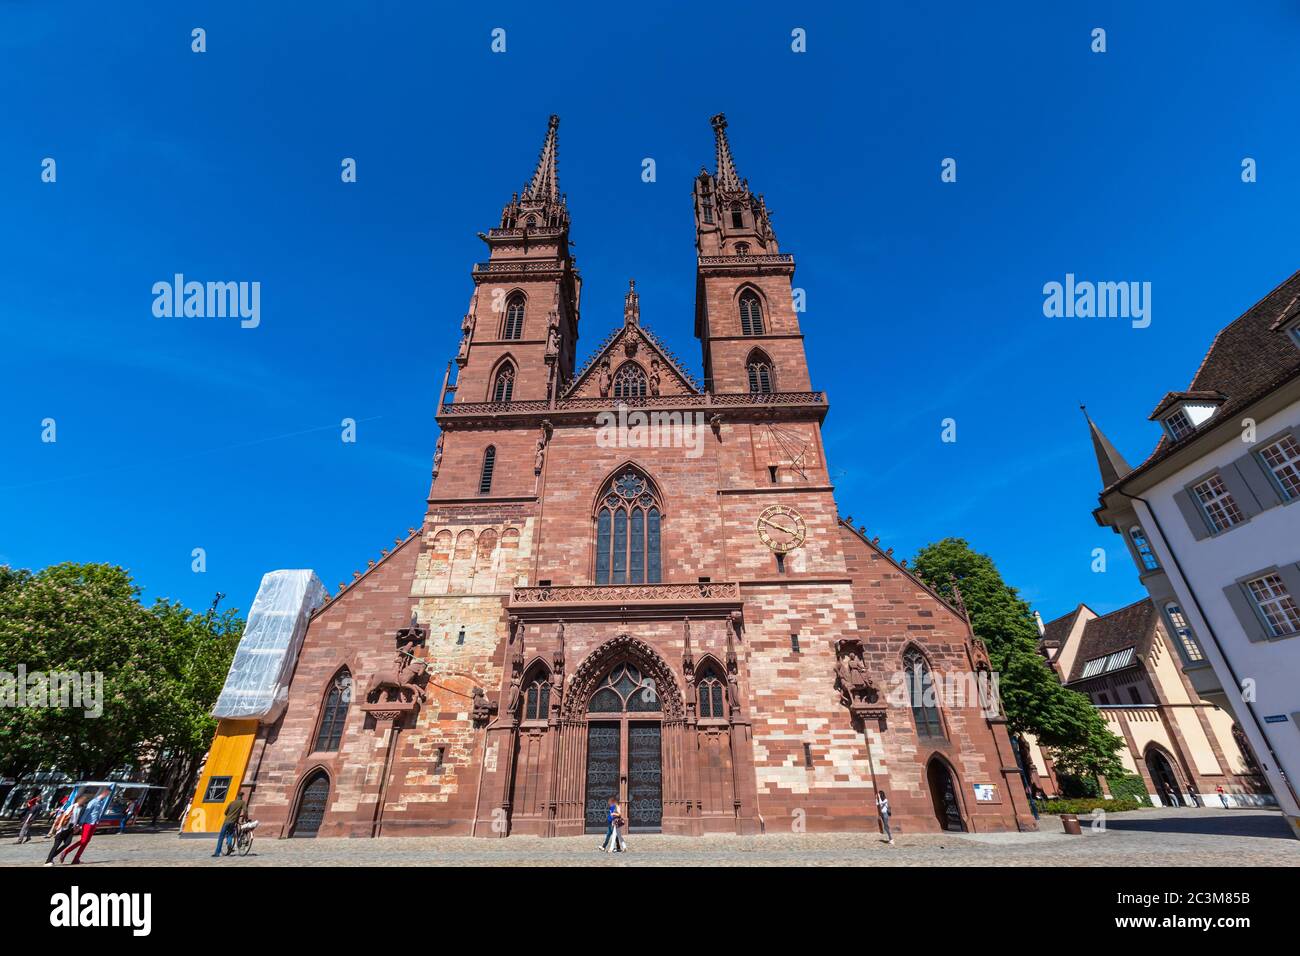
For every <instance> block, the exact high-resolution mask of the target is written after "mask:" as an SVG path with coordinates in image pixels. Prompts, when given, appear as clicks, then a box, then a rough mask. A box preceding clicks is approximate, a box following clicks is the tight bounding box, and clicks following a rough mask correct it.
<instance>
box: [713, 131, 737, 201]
mask: <svg viewBox="0 0 1300 956" xmlns="http://www.w3.org/2000/svg"><path fill="white" fill-rule="evenodd" d="M709 122H710V123H712V124H713V136H714V139H715V141H716V148H717V162H718V165H717V170H718V176H717V179H718V185H719V186H720V187H721V188H723V189H740V188H741V180H740V175H739V174H738V173H737V172H736V161H735V160H734V159H732V157H731V144H730V143H728V142H727V117H726V116H725V115H724V114H722V113H719V114H717V115H716V116H713V117H710V119H709Z"/></svg>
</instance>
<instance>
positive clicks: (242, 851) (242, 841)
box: [226, 820, 258, 856]
mask: <svg viewBox="0 0 1300 956" xmlns="http://www.w3.org/2000/svg"><path fill="white" fill-rule="evenodd" d="M257 824H258V821H256V820H246V821H244V822H243V823H240V824H238V825H237V826H236V827H235V842H234V844H233V845H232V844H231V843H229V842H227V843H226V856H230V855H231V854H232V853H234V852H235V851H238V852H239V855H240V856H248V854H249V853H250V852H251V851H252V849H253V831H254V830H256V829H257Z"/></svg>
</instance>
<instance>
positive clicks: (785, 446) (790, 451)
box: [767, 424, 811, 481]
mask: <svg viewBox="0 0 1300 956" xmlns="http://www.w3.org/2000/svg"><path fill="white" fill-rule="evenodd" d="M767 436H768V441H769V442H770V443H771V446H772V447H774V448H776V449H777V451H778V452H779V453H780V455H781V458H782V461H781V462H780V465H781V467H783V468H789V469H790V470H791V471H793V472H795V473H796V474H798V475H799V477H800V478H802V479H804V480H805V481H806V480H807V479H808V472H807V471H806V470H805V468H804V465H805V457H806V456H807V454H808V446H809V445H810V444H811V442H810V441H809V440H808V438H807V437H806V436H805V435H803V434H802V433H800V432H799V431H797V430H796V429H793V428H785V427H782V426H780V425H772V424H769V425H768V426H767Z"/></svg>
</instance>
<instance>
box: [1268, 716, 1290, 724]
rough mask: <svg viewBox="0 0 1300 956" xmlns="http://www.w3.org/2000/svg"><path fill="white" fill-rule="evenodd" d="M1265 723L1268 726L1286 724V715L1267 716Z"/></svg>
mask: <svg viewBox="0 0 1300 956" xmlns="http://www.w3.org/2000/svg"><path fill="white" fill-rule="evenodd" d="M1264 723H1266V724H1285V723H1286V714H1265V715H1264Z"/></svg>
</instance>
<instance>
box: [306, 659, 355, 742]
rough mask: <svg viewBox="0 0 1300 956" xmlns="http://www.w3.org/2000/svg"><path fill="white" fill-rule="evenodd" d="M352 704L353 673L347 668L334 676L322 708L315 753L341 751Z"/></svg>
mask: <svg viewBox="0 0 1300 956" xmlns="http://www.w3.org/2000/svg"><path fill="white" fill-rule="evenodd" d="M350 703H352V672H351V671H349V670H348V669H347V668H346V667H345V668H343V669H342V670H341V671H339V672H338V673H337V674H335V675H334V679H333V680H332V681H330V688H329V691H328V693H326V695H325V706H324V707H323V708H321V715H320V726H319V727H317V729H316V745H315V746H314V747H313V748H312V750H313V752H315V753H324V752H329V751H335V750H338V749H339V741H341V740H342V739H343V725H344V724H345V723H347V719H348V705H349V704H350Z"/></svg>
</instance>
